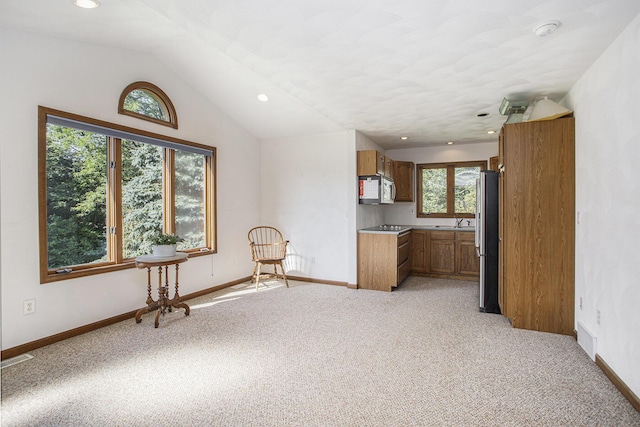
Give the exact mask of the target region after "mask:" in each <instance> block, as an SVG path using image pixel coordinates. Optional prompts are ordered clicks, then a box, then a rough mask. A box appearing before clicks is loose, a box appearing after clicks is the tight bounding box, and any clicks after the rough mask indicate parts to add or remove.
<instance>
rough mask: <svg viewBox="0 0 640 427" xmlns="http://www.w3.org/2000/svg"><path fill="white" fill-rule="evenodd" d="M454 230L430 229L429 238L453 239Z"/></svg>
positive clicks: (454, 236) (454, 237)
mask: <svg viewBox="0 0 640 427" xmlns="http://www.w3.org/2000/svg"><path fill="white" fill-rule="evenodd" d="M455 239H456V232H455V231H432V232H431V240H455Z"/></svg>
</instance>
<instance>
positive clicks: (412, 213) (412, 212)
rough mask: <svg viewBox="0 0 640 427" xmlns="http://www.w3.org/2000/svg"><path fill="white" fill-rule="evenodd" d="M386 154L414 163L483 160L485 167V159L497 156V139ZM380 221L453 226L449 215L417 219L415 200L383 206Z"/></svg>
mask: <svg viewBox="0 0 640 427" xmlns="http://www.w3.org/2000/svg"><path fill="white" fill-rule="evenodd" d="M386 155H387V156H388V157H391V158H392V159H393V160H400V161H410V162H414V163H415V164H420V163H442V162H466V161H474V160H486V161H487V166H488V165H489V158H490V157H494V156H497V155H498V140H497V137H496V142H489V143H478V144H460V145H444V146H436V147H422V148H405V149H398V150H388V151H387V152H386ZM414 185H415V182H414ZM414 188H415V187H414ZM384 222H385V223H386V224H401V225H455V220H454V219H453V218H417V217H416V202H415V201H414V202H398V203H394V204H393V205H390V206H384ZM473 224H474V220H471V225H473Z"/></svg>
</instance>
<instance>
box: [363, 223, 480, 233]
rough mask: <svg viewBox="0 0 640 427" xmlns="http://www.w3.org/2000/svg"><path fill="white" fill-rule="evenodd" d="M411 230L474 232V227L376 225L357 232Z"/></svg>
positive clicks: (399, 231) (401, 231) (398, 231)
mask: <svg viewBox="0 0 640 427" xmlns="http://www.w3.org/2000/svg"><path fill="white" fill-rule="evenodd" d="M411 230H442V231H468V232H475V230H476V228H475V227H452V226H449V225H389V224H385V225H378V226H376V227H369V228H362V229H360V230H358V233H373V234H376V233H378V234H402V233H404V232H406V231H411Z"/></svg>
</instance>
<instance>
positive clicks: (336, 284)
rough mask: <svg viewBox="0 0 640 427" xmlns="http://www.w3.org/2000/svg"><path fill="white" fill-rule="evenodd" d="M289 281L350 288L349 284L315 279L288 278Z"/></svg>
mask: <svg viewBox="0 0 640 427" xmlns="http://www.w3.org/2000/svg"><path fill="white" fill-rule="evenodd" d="M287 279H291V280H297V281H298V282H311V283H322V284H325V285H335V286H349V284H348V283H347V282H338V281H335V280H322V279H314V278H313V277H300V276H287Z"/></svg>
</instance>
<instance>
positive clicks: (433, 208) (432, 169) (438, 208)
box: [416, 161, 487, 218]
mask: <svg viewBox="0 0 640 427" xmlns="http://www.w3.org/2000/svg"><path fill="white" fill-rule="evenodd" d="M486 168H487V162H486V161H471V162H452V163H426V164H419V165H416V173H417V184H418V185H416V191H417V193H418V194H417V200H418V208H417V209H416V212H417V214H416V215H417V217H418V218H455V217H457V218H472V217H473V216H474V214H475V209H476V179H477V178H478V176H480V171H481V170H483V169H486Z"/></svg>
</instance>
